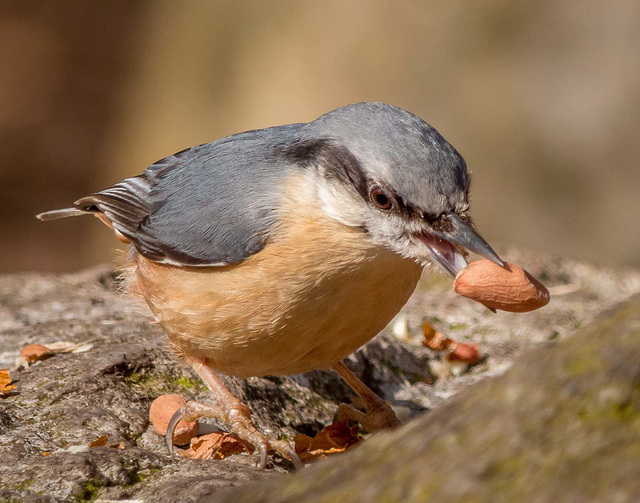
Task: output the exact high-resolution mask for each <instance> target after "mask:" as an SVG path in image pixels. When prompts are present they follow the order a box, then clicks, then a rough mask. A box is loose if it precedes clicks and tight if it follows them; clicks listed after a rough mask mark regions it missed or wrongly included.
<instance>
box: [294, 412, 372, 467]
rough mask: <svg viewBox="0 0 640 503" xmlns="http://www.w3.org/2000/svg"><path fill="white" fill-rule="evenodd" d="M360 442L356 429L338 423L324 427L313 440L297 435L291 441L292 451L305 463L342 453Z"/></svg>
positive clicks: (355, 427) (306, 436)
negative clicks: (292, 443)
mask: <svg viewBox="0 0 640 503" xmlns="http://www.w3.org/2000/svg"><path fill="white" fill-rule="evenodd" d="M360 441H361V438H360V437H359V436H358V427H357V426H353V427H350V426H349V425H348V424H347V423H344V422H340V421H338V422H336V423H333V424H330V425H329V426H326V427H325V428H323V429H322V431H320V433H318V434H317V435H316V436H315V437H314V438H311V437H310V436H308V435H298V436H297V437H295V438H294V439H293V442H294V444H295V447H294V449H295V451H296V453H297V454H298V455H299V456H300V459H302V461H304V462H305V463H308V462H310V461H314V460H316V459H322V458H326V457H327V456H330V455H332V454H336V453H339V452H344V451H345V450H347V449H348V448H350V447H353V446H354V445H356V444H358V443H359V442H360Z"/></svg>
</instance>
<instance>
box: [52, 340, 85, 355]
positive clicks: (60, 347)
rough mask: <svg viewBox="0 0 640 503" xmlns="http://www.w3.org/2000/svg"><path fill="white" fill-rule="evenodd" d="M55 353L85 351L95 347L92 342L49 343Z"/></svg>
mask: <svg viewBox="0 0 640 503" xmlns="http://www.w3.org/2000/svg"><path fill="white" fill-rule="evenodd" d="M47 347H48V348H49V349H50V350H51V351H52V352H53V353H84V352H86V351H89V350H90V349H92V348H93V343H91V342H80V343H76V342H71V341H56V342H50V343H48V344H47Z"/></svg>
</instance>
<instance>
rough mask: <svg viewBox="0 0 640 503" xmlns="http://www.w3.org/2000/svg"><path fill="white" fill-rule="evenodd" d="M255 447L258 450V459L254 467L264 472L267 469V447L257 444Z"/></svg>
mask: <svg viewBox="0 0 640 503" xmlns="http://www.w3.org/2000/svg"><path fill="white" fill-rule="evenodd" d="M256 447H257V448H258V454H259V455H260V459H259V461H258V464H257V465H256V466H257V467H258V468H260V469H261V470H264V469H265V468H266V467H267V446H266V445H264V444H258V445H257V446H256Z"/></svg>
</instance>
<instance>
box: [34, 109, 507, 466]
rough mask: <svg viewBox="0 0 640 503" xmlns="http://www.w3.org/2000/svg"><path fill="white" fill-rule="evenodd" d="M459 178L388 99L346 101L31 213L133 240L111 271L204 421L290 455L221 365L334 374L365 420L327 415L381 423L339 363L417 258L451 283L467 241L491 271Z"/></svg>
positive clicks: (389, 415) (397, 291) (377, 324)
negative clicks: (78, 219) (152, 328)
mask: <svg viewBox="0 0 640 503" xmlns="http://www.w3.org/2000/svg"><path fill="white" fill-rule="evenodd" d="M469 187H470V176H469V174H468V173H467V168H466V164H465V162H464V160H463V158H462V157H461V156H460V154H458V152H457V151H456V150H455V149H454V148H453V147H452V146H451V145H450V144H449V143H448V142H447V141H446V140H445V139H444V138H443V137H442V136H441V135H440V134H439V133H438V132H437V131H436V130H435V129H434V128H433V127H431V126H430V125H429V124H427V123H425V122H424V121H423V120H422V119H420V118H418V117H416V116H415V115H413V114H411V113H409V112H407V111H405V110H402V109H400V108H397V107H394V106H390V105H385V104H381V103H359V104H354V105H348V106H345V107H342V108H338V109H336V110H334V111H332V112H329V113H327V114H325V115H323V116H322V117H320V118H318V119H316V120H314V121H312V122H309V123H307V124H289V125H285V126H277V127H271V128H267V129H261V130H256V131H248V132H245V133H240V134H236V135H233V136H229V137H227V138H223V139H221V140H218V141H215V142H213V143H207V144H204V145H199V146H196V147H192V148H189V149H187V150H183V151H181V152H178V153H177V154H175V155H172V156H170V157H167V158H165V159H162V160H161V161H158V162H157V163H155V164H153V165H151V166H150V167H149V168H147V169H146V170H145V171H144V172H143V173H142V174H141V175H139V176H136V177H133V178H127V179H125V180H123V181H121V182H119V183H117V184H115V185H114V186H113V187H110V188H108V189H105V190H102V191H100V192H97V193H95V194H92V195H90V196H87V197H83V198H82V199H79V200H78V201H76V202H75V207H74V208H67V209H62V210H55V211H49V212H46V213H42V214H40V215H38V218H40V219H41V220H51V219H56V218H62V217H67V216H73V215H86V214H93V215H95V216H97V217H98V218H100V220H102V221H103V222H104V223H105V224H107V225H108V226H109V227H111V228H113V230H114V232H115V233H116V235H117V236H118V237H119V238H120V239H121V240H123V241H125V242H128V243H131V250H132V253H131V254H130V262H129V264H128V267H126V268H125V277H126V281H127V285H128V289H129V291H130V292H133V293H137V294H139V295H141V296H142V297H143V298H144V300H145V301H146V303H147V304H148V306H149V308H150V309H151V312H152V313H153V315H154V316H155V318H156V320H157V321H158V323H159V324H160V325H161V326H162V328H163V329H164V330H165V332H166V333H167V335H168V337H169V341H170V343H171V345H172V347H173V348H174V349H175V350H176V351H177V352H178V354H179V355H180V356H182V358H184V359H185V360H186V361H187V362H188V363H189V364H190V365H191V366H192V367H193V368H194V369H195V371H196V372H197V373H198V375H199V376H200V377H201V378H202V379H203V381H204V382H205V383H206V385H207V386H208V388H209V389H210V390H211V392H212V393H213V395H214V397H215V400H216V405H206V404H202V403H198V402H188V403H187V405H186V406H185V407H183V408H182V409H181V410H180V411H178V412H177V413H176V415H175V416H174V418H173V419H172V421H171V423H170V427H169V431H168V432H167V442H168V446H169V449H170V450H171V449H172V436H173V430H174V428H175V425H176V424H177V422H178V421H179V420H180V419H181V418H182V419H186V420H194V419H196V418H199V417H215V418H218V419H221V420H222V421H224V422H226V423H227V424H228V425H229V426H230V428H231V429H232V431H233V432H235V433H236V434H237V435H239V436H240V437H241V438H243V439H245V440H247V441H248V442H250V443H252V444H253V445H255V446H256V448H257V451H258V453H259V457H260V462H259V464H260V466H262V467H264V466H265V465H266V461H267V452H268V450H275V451H277V452H279V453H281V454H282V455H284V456H285V457H288V458H289V459H291V460H292V461H293V463H294V464H295V465H296V466H297V467H299V466H301V461H300V459H299V457H298V456H297V455H296V454H295V452H294V451H293V449H292V448H291V446H290V445H289V444H288V443H286V442H284V441H280V440H274V439H269V438H267V437H266V436H265V435H263V434H262V433H260V432H259V431H258V430H257V429H256V427H255V425H254V424H253V422H252V421H251V419H250V412H249V410H248V408H247V407H246V406H245V405H244V404H242V402H240V400H239V399H238V398H236V397H235V396H233V395H232V394H231V392H230V391H228V390H227V389H226V388H225V387H224V385H223V384H222V381H221V380H220V378H219V377H218V376H217V375H216V374H215V371H219V372H222V373H225V374H230V375H234V376H240V377H249V376H264V375H283V374H297V373H301V372H307V371H309V370H313V369H323V368H333V369H334V370H335V371H337V373H338V374H339V375H340V376H342V378H344V380H345V381H346V382H347V383H348V384H349V385H350V386H351V387H352V388H353V389H354V391H356V392H357V393H358V394H359V395H360V396H361V397H362V398H363V401H364V404H365V405H366V413H365V412H361V411H359V410H357V409H355V408H353V407H352V406H350V405H346V404H341V405H340V407H339V409H338V417H339V419H341V420H358V421H359V422H360V423H361V424H362V425H363V426H364V427H365V428H366V429H368V430H373V429H376V428H384V427H392V426H395V425H396V424H398V420H397V418H396V416H395V414H394V413H393V411H392V410H391V408H390V407H389V406H388V405H387V404H386V403H385V402H384V401H383V400H382V399H381V398H379V397H378V396H377V395H375V393H373V391H371V390H370V389H369V388H367V387H366V386H365V385H364V383H362V382H361V381H360V380H358V379H357V378H356V376H355V375H353V374H352V373H351V372H350V371H349V370H348V369H347V368H346V367H345V366H344V364H342V363H341V360H342V359H343V358H345V357H346V356H347V355H349V354H350V353H352V352H353V351H355V350H356V349H358V348H359V347H360V346H362V345H363V344H365V343H366V342H367V341H369V340H370V339H371V338H372V337H374V336H375V335H376V334H377V333H378V332H379V331H380V330H382V328H384V326H385V325H386V324H387V323H388V322H389V321H390V320H391V319H392V318H393V317H394V316H395V315H396V313H397V312H398V311H399V310H400V309H401V308H402V306H403V305H404V304H405V302H406V301H407V300H408V298H409V296H410V295H411V293H412V292H413V290H414V289H415V287H416V284H417V282H418V279H419V278H420V275H421V273H422V269H423V267H424V266H425V265H427V264H429V263H431V262H435V263H437V264H439V265H440V266H442V267H443V268H444V269H445V270H446V271H447V272H449V273H450V274H451V275H452V276H455V275H456V273H457V272H458V271H459V270H460V269H462V268H464V267H465V266H466V265H467V261H466V256H467V250H469V251H473V252H475V253H477V254H479V255H481V256H483V257H485V258H488V259H490V260H492V261H494V262H496V263H498V264H500V265H502V262H501V260H500V258H499V257H498V256H497V255H496V253H495V252H494V251H493V250H492V249H491V247H490V246H489V245H488V244H487V243H486V242H485V241H484V240H483V239H482V238H481V237H480V236H479V235H478V234H477V233H476V232H474V231H473V229H472V225H471V219H470V216H469Z"/></svg>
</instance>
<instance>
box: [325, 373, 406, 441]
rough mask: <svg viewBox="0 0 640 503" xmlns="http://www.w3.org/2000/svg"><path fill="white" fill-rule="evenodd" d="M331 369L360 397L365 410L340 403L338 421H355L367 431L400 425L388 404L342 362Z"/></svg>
mask: <svg viewBox="0 0 640 503" xmlns="http://www.w3.org/2000/svg"><path fill="white" fill-rule="evenodd" d="M333 370H335V371H336V372H337V373H338V375H339V376H340V377H342V379H344V381H345V382H346V383H347V384H348V385H349V386H351V388H352V389H353V391H355V392H356V393H357V394H358V395H359V396H360V398H362V401H363V402H364V405H365V408H366V410H367V412H362V411H359V410H358V409H356V408H355V407H354V406H353V405H349V404H346V403H341V404H340V405H339V406H338V421H345V422H349V421H357V422H358V423H360V424H361V425H362V427H363V428H364V429H365V430H367V431H375V430H383V429H391V428H395V427H396V426H399V425H400V421H398V418H397V417H396V413H395V412H393V409H392V408H391V407H390V406H389V404H388V403H387V402H385V401H384V400H383V399H382V398H380V397H379V396H378V395H376V394H375V393H374V392H373V391H371V390H370V389H369V388H368V387H367V385H366V384H365V383H363V382H362V381H361V380H360V379H358V378H357V377H356V376H355V374H354V373H353V372H351V371H350V370H349V369H348V368H347V367H346V365H345V364H344V363H342V362H339V363H336V364H335V365H334V366H333Z"/></svg>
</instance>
